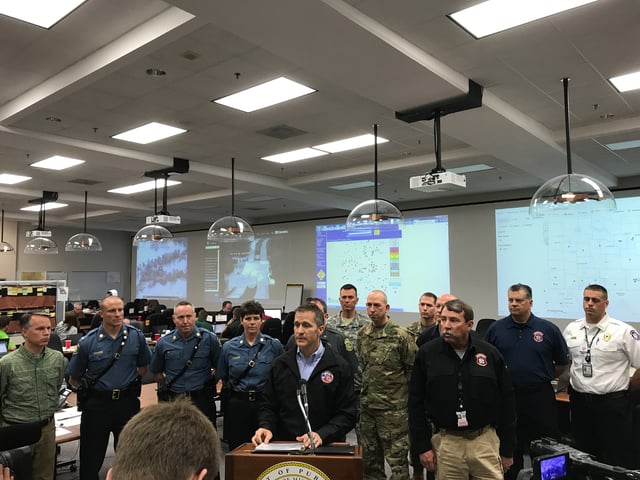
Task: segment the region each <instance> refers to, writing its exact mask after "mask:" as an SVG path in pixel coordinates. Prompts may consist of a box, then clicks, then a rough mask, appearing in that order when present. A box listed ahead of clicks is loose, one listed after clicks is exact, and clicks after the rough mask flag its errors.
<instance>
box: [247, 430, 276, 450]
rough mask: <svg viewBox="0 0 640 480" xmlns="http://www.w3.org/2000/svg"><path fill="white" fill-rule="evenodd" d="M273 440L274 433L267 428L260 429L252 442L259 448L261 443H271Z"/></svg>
mask: <svg viewBox="0 0 640 480" xmlns="http://www.w3.org/2000/svg"><path fill="white" fill-rule="evenodd" d="M272 438H273V433H271V430H268V429H266V428H259V429H258V430H256V433H255V434H254V435H253V437H251V442H252V443H253V444H254V445H255V446H256V447H257V446H258V445H260V444H261V443H269V441H270V440H271V439H272Z"/></svg>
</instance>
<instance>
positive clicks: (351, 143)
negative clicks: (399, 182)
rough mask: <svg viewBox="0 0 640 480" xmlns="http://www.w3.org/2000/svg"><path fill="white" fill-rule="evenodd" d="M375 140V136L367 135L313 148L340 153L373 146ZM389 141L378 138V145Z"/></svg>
mask: <svg viewBox="0 0 640 480" xmlns="http://www.w3.org/2000/svg"><path fill="white" fill-rule="evenodd" d="M374 138H375V137H374V136H373V135H371V134H370V133H367V134H366V135H358V136H357V137H351V138H345V139H343V140H336V141H335V142H330V143H323V144H322V145H314V146H313V148H316V149H318V150H322V151H323V152H329V153H338V152H344V151H347V150H353V149H355V148H362V147H368V146H369V145H373V142H374ZM388 141H389V140H387V139H386V138H383V137H378V144H380V143H387V142H388Z"/></svg>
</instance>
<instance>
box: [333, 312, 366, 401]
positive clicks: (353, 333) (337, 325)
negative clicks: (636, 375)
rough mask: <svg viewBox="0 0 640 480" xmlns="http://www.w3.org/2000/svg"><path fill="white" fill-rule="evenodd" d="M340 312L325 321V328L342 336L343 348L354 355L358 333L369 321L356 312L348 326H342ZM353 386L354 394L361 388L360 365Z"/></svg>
mask: <svg viewBox="0 0 640 480" xmlns="http://www.w3.org/2000/svg"><path fill="white" fill-rule="evenodd" d="M341 314H342V312H340V313H336V314H335V315H331V316H330V317H329V318H328V319H327V322H326V324H327V326H329V327H333V328H334V329H336V330H337V331H338V332H340V333H341V334H343V335H344V337H345V339H344V346H345V348H346V349H347V351H348V352H351V351H355V352H356V355H357V354H358V351H357V349H356V341H357V338H358V331H359V330H360V329H361V328H362V327H364V326H365V325H369V324H370V323H371V320H369V317H368V316H367V315H363V314H362V313H360V312H358V311H356V316H355V317H354V319H353V320H351V322H349V324H348V325H344V324H343V323H342V317H341ZM353 386H354V387H355V389H356V392H359V391H360V389H361V388H362V365H361V364H359V365H358V369H357V371H356V374H355V377H354V379H353Z"/></svg>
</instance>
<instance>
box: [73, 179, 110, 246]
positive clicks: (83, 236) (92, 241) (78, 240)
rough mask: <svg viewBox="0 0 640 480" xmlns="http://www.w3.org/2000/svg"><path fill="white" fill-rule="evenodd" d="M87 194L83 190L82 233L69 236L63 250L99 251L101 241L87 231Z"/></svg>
mask: <svg viewBox="0 0 640 480" xmlns="http://www.w3.org/2000/svg"><path fill="white" fill-rule="evenodd" d="M87 195H88V192H87V191H86V190H85V191H84V227H83V229H82V233H76V234H75V235H73V236H71V237H69V240H67V244H66V245H65V246H64V250H65V252H101V251H102V243H100V240H98V237H96V236H95V235H91V234H90V233H87Z"/></svg>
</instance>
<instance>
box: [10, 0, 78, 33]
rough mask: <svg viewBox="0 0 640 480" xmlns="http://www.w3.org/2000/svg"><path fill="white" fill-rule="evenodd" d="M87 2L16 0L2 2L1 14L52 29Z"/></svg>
mask: <svg viewBox="0 0 640 480" xmlns="http://www.w3.org/2000/svg"><path fill="white" fill-rule="evenodd" d="M86 1H87V0H56V1H55V2H52V1H46V0H15V1H13V2H0V14H2V15H6V16H8V17H13V18H17V19H18V20H22V21H23V22H28V23H32V24H33V25H38V26H39V27H42V28H51V27H52V26H53V25H55V24H56V23H57V22H59V21H60V20H62V19H63V18H64V17H66V16H67V15H69V13H71V12H72V11H73V10H74V9H76V8H78V7H79V6H80V5H82V4H83V3H84V2H86Z"/></svg>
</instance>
